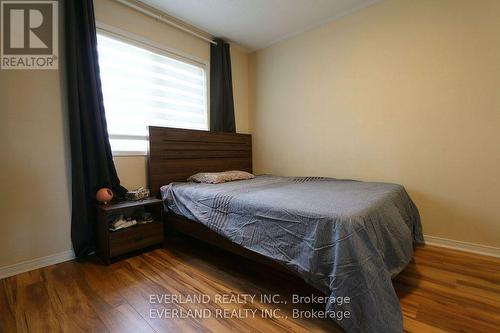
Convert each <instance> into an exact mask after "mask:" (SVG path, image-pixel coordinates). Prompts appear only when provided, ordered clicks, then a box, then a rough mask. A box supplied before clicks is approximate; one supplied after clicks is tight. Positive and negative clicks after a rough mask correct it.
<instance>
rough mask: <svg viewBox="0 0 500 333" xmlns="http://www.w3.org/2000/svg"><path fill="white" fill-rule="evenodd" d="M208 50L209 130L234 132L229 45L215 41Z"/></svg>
mask: <svg viewBox="0 0 500 333" xmlns="http://www.w3.org/2000/svg"><path fill="white" fill-rule="evenodd" d="M215 41H216V42H217V45H215V44H212V46H211V48H210V130H211V131H219V132H233V133H234V132H236V126H235V123H234V102H233V79H232V75H231V53H230V50H229V44H228V43H226V42H224V40H222V39H216V40H215Z"/></svg>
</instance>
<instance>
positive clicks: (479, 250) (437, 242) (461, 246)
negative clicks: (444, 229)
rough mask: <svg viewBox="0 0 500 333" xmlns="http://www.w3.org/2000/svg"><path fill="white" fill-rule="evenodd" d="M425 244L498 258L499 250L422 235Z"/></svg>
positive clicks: (499, 256)
mask: <svg viewBox="0 0 500 333" xmlns="http://www.w3.org/2000/svg"><path fill="white" fill-rule="evenodd" d="M424 239H425V244H429V245H434V246H439V247H445V248H447V249H453V250H459V251H464V252H470V253H476V254H482V255H485V256H491V257H496V258H500V248H498V247H494V246H487V245H480V244H475V243H468V242H462V241H457V240H453V239H447V238H441V237H435V236H428V235H424Z"/></svg>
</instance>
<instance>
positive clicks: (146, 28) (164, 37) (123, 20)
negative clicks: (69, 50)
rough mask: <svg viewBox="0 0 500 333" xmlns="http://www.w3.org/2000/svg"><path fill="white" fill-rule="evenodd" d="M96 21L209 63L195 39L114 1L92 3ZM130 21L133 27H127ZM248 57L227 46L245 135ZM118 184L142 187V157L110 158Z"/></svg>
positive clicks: (203, 47) (240, 129)
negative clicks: (112, 159)
mask: <svg viewBox="0 0 500 333" xmlns="http://www.w3.org/2000/svg"><path fill="white" fill-rule="evenodd" d="M95 12H96V20H97V21H100V22H102V23H105V24H109V25H111V26H114V27H115V28H119V29H122V30H125V31H128V32H130V33H133V34H135V35H138V36H140V37H143V38H145V39H147V40H150V41H153V42H155V43H159V44H161V45H164V46H165V47H167V48H170V49H174V50H178V51H180V52H181V53H182V54H189V55H191V56H194V57H197V58H199V59H202V60H205V61H207V62H209V61H210V47H209V44H208V43H207V42H204V41H202V40H200V39H198V38H196V37H193V36H191V35H188V34H186V33H184V32H182V31H180V30H178V29H175V28H172V27H170V26H168V25H166V24H164V23H161V22H158V21H156V20H154V19H152V18H150V17H148V16H145V15H143V14H140V13H138V12H136V11H134V10H131V9H129V8H127V7H124V6H122V5H120V4H118V3H116V2H114V1H110V0H97V1H95ZM131 22H133V24H130V23H131ZM248 58H249V57H248V55H247V53H246V52H245V50H243V49H241V48H239V47H237V46H231V61H232V72H233V90H234V107H235V117H236V129H237V131H238V132H240V133H249V131H250V128H249V113H248V110H249V108H248V61H249V59H248ZM114 160H115V164H116V168H117V170H118V174H119V176H120V180H121V182H122V184H123V185H124V186H125V187H127V188H130V189H132V188H138V187H141V186H146V183H147V181H146V157H145V156H117V157H115V158H114Z"/></svg>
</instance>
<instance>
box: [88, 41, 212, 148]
mask: <svg viewBox="0 0 500 333" xmlns="http://www.w3.org/2000/svg"><path fill="white" fill-rule="evenodd" d="M97 45H98V46H97V48H98V53H99V67H100V73H101V82H102V92H103V97H104V108H105V110H106V121H107V125H108V133H109V139H110V144H111V149H112V150H113V154H115V155H120V154H122V155H127V154H132V155H134V154H145V153H146V151H147V144H148V141H147V135H148V132H147V126H148V125H153V126H164V127H178V128H189V129H202V130H207V129H208V116H207V77H206V70H205V65H202V64H197V63H194V62H188V61H187V60H186V61H181V60H178V59H176V58H174V56H167V55H166V54H165V53H163V52H160V51H158V52H152V51H150V50H149V49H146V48H142V47H138V46H135V45H133V44H132V43H128V42H124V41H121V40H120V39H117V38H113V37H109V36H108V35H107V34H106V35H104V34H102V33H98V35H97ZM162 53H163V54H162Z"/></svg>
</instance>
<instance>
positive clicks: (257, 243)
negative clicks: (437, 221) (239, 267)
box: [161, 175, 423, 332]
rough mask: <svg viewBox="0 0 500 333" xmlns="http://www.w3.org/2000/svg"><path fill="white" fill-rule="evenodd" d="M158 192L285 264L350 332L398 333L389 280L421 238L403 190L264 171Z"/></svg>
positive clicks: (176, 208) (177, 208)
mask: <svg viewBox="0 0 500 333" xmlns="http://www.w3.org/2000/svg"><path fill="white" fill-rule="evenodd" d="M161 194H162V198H163V200H164V205H165V208H166V209H167V210H169V211H172V212H174V213H176V214H179V215H182V216H184V217H186V218H188V219H190V220H193V221H197V222H199V223H202V224H204V225H205V226H207V227H208V228H210V229H212V230H214V231H215V232H217V233H219V234H220V235H222V236H223V237H226V238H227V239H229V240H231V241H232V242H234V243H236V244H239V245H241V246H243V247H245V248H247V249H249V250H251V251H254V252H257V253H259V254H261V255H264V256H266V257H268V258H271V259H273V260H275V261H277V262H279V263H281V264H283V265H285V266H286V267H288V268H289V269H290V270H292V271H293V272H295V273H296V274H297V275H298V276H300V277H301V278H303V279H304V280H305V281H306V282H307V283H309V284H311V285H312V286H314V287H315V288H317V289H318V290H320V291H322V292H324V293H325V294H326V295H329V296H331V297H329V298H328V300H327V301H326V302H325V309H326V310H327V311H328V312H330V313H331V314H333V315H332V316H330V317H334V319H335V320H337V323H338V324H339V325H340V326H341V327H343V328H344V329H345V330H346V331H347V332H402V331H403V322H402V313H401V308H400V305H399V300H398V298H397V295H396V293H395V291H394V288H393V286H392V281H391V278H393V277H394V276H395V275H397V274H398V273H399V272H400V271H401V270H403V269H404V267H405V266H406V265H407V264H408V262H409V261H410V259H411V257H412V255H413V244H414V242H423V237H422V231H421V224H420V217H419V213H418V210H417V208H416V206H415V205H414V203H413V202H412V200H411V199H410V197H409V195H408V194H407V192H406V190H405V189H404V187H403V186H401V185H397V184H389V183H375V182H361V181H355V180H341V179H333V178H323V177H279V176H271V175H263V176H257V177H256V178H254V179H250V180H241V181H234V182H229V183H222V184H198V183H172V184H169V185H166V186H163V187H162V188H161ZM338 299H348V300H349V301H348V302H337V301H336V300H338ZM340 303H342V304H340ZM336 314H342V316H337V315H336ZM346 314H349V315H348V316H346Z"/></svg>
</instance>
